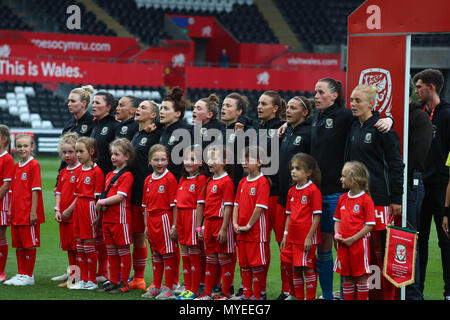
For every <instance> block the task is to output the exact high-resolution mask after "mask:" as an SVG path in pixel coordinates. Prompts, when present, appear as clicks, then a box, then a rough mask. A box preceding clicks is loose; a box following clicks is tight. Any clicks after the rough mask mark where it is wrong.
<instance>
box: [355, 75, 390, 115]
mask: <svg viewBox="0 0 450 320" xmlns="http://www.w3.org/2000/svg"><path fill="white" fill-rule="evenodd" d="M358 83H359V84H367V85H369V86H374V87H376V88H377V89H378V93H377V99H376V100H375V105H374V108H373V110H376V111H378V112H379V113H380V114H381V113H382V112H383V111H384V113H386V115H387V116H390V115H391V108H392V80H391V73H390V72H389V70H385V69H381V68H369V69H365V70H363V71H361V74H360V76H359V82H358Z"/></svg>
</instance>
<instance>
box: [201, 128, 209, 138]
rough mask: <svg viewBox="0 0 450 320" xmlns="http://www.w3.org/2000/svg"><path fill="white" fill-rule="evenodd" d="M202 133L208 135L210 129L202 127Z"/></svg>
mask: <svg viewBox="0 0 450 320" xmlns="http://www.w3.org/2000/svg"><path fill="white" fill-rule="evenodd" d="M200 134H201V135H202V136H206V135H207V134H208V129H207V128H205V127H202V128H200Z"/></svg>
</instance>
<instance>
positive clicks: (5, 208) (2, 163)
mask: <svg viewBox="0 0 450 320" xmlns="http://www.w3.org/2000/svg"><path fill="white" fill-rule="evenodd" d="M10 148H11V136H10V132H9V128H8V127H7V126H5V125H3V124H2V125H0V282H3V281H5V280H6V275H5V266H6V259H7V258H8V239H7V238H6V228H7V226H8V225H9V223H10V221H9V215H10V212H9V200H10V195H9V187H10V185H11V180H12V178H13V175H14V159H13V157H12V156H11V155H10V154H9V152H10Z"/></svg>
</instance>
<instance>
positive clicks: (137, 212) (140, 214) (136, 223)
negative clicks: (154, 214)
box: [131, 203, 145, 232]
mask: <svg viewBox="0 0 450 320" xmlns="http://www.w3.org/2000/svg"><path fill="white" fill-rule="evenodd" d="M144 231H145V220H144V208H143V207H142V206H141V205H139V204H135V203H132V204H131V232H144Z"/></svg>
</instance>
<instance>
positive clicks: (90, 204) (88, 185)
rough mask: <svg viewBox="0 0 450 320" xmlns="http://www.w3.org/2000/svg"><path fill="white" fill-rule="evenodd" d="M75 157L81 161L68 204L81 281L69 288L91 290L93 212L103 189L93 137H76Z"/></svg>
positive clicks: (93, 281) (94, 264) (93, 282)
mask: <svg viewBox="0 0 450 320" xmlns="http://www.w3.org/2000/svg"><path fill="white" fill-rule="evenodd" d="M75 150H76V152H77V158H78V161H80V163H81V164H83V166H82V168H81V172H80V174H79V176H78V179H77V181H76V184H77V186H76V189H75V194H76V196H77V197H76V199H75V200H74V202H73V203H72V204H71V206H73V208H69V210H74V213H73V214H74V217H73V221H74V222H73V223H74V225H73V229H74V234H75V238H76V241H77V260H78V264H79V266H80V272H81V281H79V282H78V283H77V284H75V285H74V286H73V287H70V289H86V290H95V289H97V288H98V286H97V281H96V271H97V259H98V256H97V252H96V250H95V238H96V237H97V232H98V229H97V228H96V225H95V222H96V219H97V212H96V211H95V203H96V200H97V199H98V197H99V196H100V194H101V193H102V191H103V185H104V182H105V176H104V175H103V171H102V170H101V169H100V167H99V166H97V164H96V163H95V161H96V160H97V144H96V142H95V140H94V139H93V138H90V137H80V138H78V140H77V143H76V145H75Z"/></svg>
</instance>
